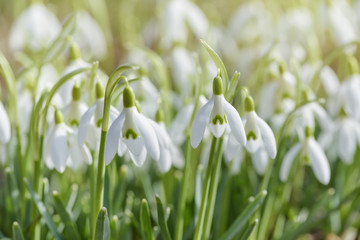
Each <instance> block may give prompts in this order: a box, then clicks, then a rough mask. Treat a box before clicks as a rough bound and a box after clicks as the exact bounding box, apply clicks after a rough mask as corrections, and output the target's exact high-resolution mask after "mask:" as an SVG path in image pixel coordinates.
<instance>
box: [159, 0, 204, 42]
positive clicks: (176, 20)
mask: <svg viewBox="0 0 360 240" xmlns="http://www.w3.org/2000/svg"><path fill="white" fill-rule="evenodd" d="M164 19H165V20H164V23H165V32H166V34H165V36H166V37H165V38H164V45H165V46H166V47H169V46H170V45H171V44H172V43H174V42H185V41H186V39H187V33H188V32H187V27H190V29H191V30H192V31H193V33H194V34H195V36H196V37H197V38H203V37H204V35H205V34H206V32H207V29H208V21H207V19H206V16H205V15H204V13H203V12H202V11H201V9H200V8H199V7H198V6H196V5H195V4H194V3H192V2H191V1H188V0H171V1H170V2H169V3H168V5H167V6H166V9H165V13H164Z"/></svg>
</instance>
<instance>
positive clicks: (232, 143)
mask: <svg viewBox="0 0 360 240" xmlns="http://www.w3.org/2000/svg"><path fill="white" fill-rule="evenodd" d="M224 143H225V149H224V159H225V162H226V163H227V164H228V165H229V167H230V172H231V173H232V174H237V173H239V171H240V167H241V163H242V161H243V159H244V153H245V152H244V150H243V148H242V147H240V146H239V142H238V141H237V140H236V139H235V137H234V135H233V134H231V133H230V134H229V135H228V136H227V137H226V138H224Z"/></svg>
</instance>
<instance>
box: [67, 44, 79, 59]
mask: <svg viewBox="0 0 360 240" xmlns="http://www.w3.org/2000/svg"><path fill="white" fill-rule="evenodd" d="M69 42H70V60H71V61H75V60H77V59H79V58H81V53H80V48H79V46H78V45H77V44H76V43H75V42H74V41H73V40H72V39H69Z"/></svg>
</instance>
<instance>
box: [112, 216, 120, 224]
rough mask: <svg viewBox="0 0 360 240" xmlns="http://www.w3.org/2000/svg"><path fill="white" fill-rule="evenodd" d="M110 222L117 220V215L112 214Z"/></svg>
mask: <svg viewBox="0 0 360 240" xmlns="http://www.w3.org/2000/svg"><path fill="white" fill-rule="evenodd" d="M111 222H113V223H117V222H119V217H118V216H117V215H114V216H112V218H111Z"/></svg>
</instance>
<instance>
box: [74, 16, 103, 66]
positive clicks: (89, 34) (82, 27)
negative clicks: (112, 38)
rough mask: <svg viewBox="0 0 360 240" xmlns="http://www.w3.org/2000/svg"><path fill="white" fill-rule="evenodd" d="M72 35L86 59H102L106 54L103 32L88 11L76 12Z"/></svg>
mask: <svg viewBox="0 0 360 240" xmlns="http://www.w3.org/2000/svg"><path fill="white" fill-rule="evenodd" d="M73 37H74V41H75V42H76V43H77V44H78V45H79V47H80V49H81V50H82V52H83V53H84V54H85V56H84V57H85V58H86V59H89V58H95V59H103V58H104V57H105V56H106V51H107V46H106V40H105V37H104V33H103V31H102V29H101V28H100V26H99V24H98V23H97V22H96V21H95V19H93V18H92V17H91V16H90V14H89V13H87V12H85V11H80V12H78V13H77V18H76V29H75V32H74V35H73Z"/></svg>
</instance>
